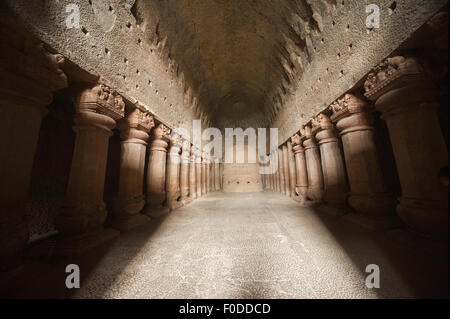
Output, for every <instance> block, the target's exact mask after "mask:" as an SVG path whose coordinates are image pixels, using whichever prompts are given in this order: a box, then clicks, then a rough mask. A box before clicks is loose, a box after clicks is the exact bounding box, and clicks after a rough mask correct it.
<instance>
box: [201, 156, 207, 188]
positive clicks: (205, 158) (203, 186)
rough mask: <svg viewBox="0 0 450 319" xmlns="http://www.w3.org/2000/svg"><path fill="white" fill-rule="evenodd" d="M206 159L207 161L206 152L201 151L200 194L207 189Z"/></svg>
mask: <svg viewBox="0 0 450 319" xmlns="http://www.w3.org/2000/svg"><path fill="white" fill-rule="evenodd" d="M207 161H208V154H206V152H202V195H206V193H207V190H206V186H207V182H206V181H207V175H206V169H207V166H208V165H207V164H206V163H207Z"/></svg>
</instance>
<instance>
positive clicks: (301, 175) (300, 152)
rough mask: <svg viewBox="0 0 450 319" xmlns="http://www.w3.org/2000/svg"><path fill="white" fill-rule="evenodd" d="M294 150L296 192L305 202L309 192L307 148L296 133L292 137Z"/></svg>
mask: <svg viewBox="0 0 450 319" xmlns="http://www.w3.org/2000/svg"><path fill="white" fill-rule="evenodd" d="M291 141H292V145H293V151H294V154H295V155H294V156H295V176H296V178H295V180H296V182H297V183H296V185H295V187H296V193H297V194H298V197H299V199H300V201H302V202H304V201H306V198H307V192H308V172H307V170H306V160H305V149H304V148H303V145H302V140H301V138H300V135H298V134H295V135H294V136H292V137H291Z"/></svg>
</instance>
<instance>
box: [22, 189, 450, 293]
mask: <svg viewBox="0 0 450 319" xmlns="http://www.w3.org/2000/svg"><path fill="white" fill-rule="evenodd" d="M408 238H409V237H408V235H407V233H406V232H405V231H402V230H396V231H391V232H389V233H387V234H386V233H385V234H377V233H371V232H368V231H366V230H364V229H362V228H359V226H356V225H353V224H350V223H348V222H347V221H345V220H337V219H336V218H334V217H331V216H330V217H329V216H326V215H324V214H323V213H320V212H317V211H315V210H314V209H313V208H304V207H300V206H299V204H298V203H297V202H295V201H293V200H291V199H290V198H287V197H285V196H282V195H280V194H277V193H274V192H270V191H266V192H263V193H249V194H242V193H240V194H226V193H222V192H216V193H210V194H208V195H207V196H205V197H203V198H200V199H198V200H196V201H195V202H193V203H191V204H189V205H188V206H186V207H183V208H181V209H179V210H176V211H173V212H172V213H171V214H169V215H167V216H165V217H163V218H161V219H160V220H158V221H154V222H153V223H152V224H150V225H146V226H144V227H140V228H138V229H136V230H135V231H132V232H130V233H127V234H123V235H121V236H120V237H118V238H117V239H116V240H115V241H114V242H113V243H111V244H109V245H107V246H106V247H103V248H102V249H98V250H96V251H94V252H92V253H91V254H90V255H88V256H85V257H84V259H83V260H79V261H74V262H77V263H80V268H81V277H82V283H81V288H80V289H76V290H71V291H70V292H68V291H67V289H66V288H65V287H64V281H63V279H64V276H65V274H64V265H65V264H67V263H68V262H71V261H58V262H51V263H47V264H45V263H42V262H41V261H39V262H37V261H33V262H30V263H29V264H28V265H27V266H26V268H28V269H32V267H34V269H35V271H39V273H40V274H41V275H40V276H39V277H40V278H33V279H31V281H33V280H34V281H35V283H34V284H33V283H32V282H31V283H30V282H29V280H28V281H27V282H26V283H23V284H22V286H21V288H20V289H21V290H20V289H18V290H17V291H22V292H21V293H22V294H23V296H26V297H33V296H37V297H54V296H58V297H75V298H413V297H448V256H446V255H445V254H443V255H441V254H437V253H436V252H433V253H431V252H430V250H427V249H423V245H422V244H421V245H419V246H420V247H421V249H418V248H417V247H418V244H417V243H414V241H411V240H410V239H408ZM425 246H426V245H425ZM369 264H376V265H378V266H379V268H380V288H379V289H369V288H367V287H366V285H365V278H366V276H367V275H368V274H367V273H366V272H365V269H366V266H367V265H369ZM55 273H58V274H59V275H58V276H56V275H55ZM35 277H36V276H35ZM50 278H51V279H50ZM57 278H59V279H57ZM38 287H40V288H38ZM15 294H17V295H18V296H20V293H19V292H15Z"/></svg>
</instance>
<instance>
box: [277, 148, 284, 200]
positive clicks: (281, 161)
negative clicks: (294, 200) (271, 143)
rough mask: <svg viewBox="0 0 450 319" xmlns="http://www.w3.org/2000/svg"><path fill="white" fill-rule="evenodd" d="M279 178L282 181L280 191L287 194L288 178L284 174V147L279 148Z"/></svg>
mask: <svg viewBox="0 0 450 319" xmlns="http://www.w3.org/2000/svg"><path fill="white" fill-rule="evenodd" d="M278 179H279V181H280V188H279V192H280V193H281V194H286V179H285V176H284V159H283V150H282V148H279V149H278Z"/></svg>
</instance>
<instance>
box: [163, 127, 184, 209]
mask: <svg viewBox="0 0 450 319" xmlns="http://www.w3.org/2000/svg"><path fill="white" fill-rule="evenodd" d="M180 151H181V136H180V135H178V134H177V133H175V132H172V134H171V136H170V148H169V154H168V156H167V176H166V193H167V204H166V205H167V207H168V208H169V209H170V210H173V209H177V208H179V207H180V206H181V202H179V201H178V198H179V196H180V175H179V172H180V169H179V167H180V165H181V158H180Z"/></svg>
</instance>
